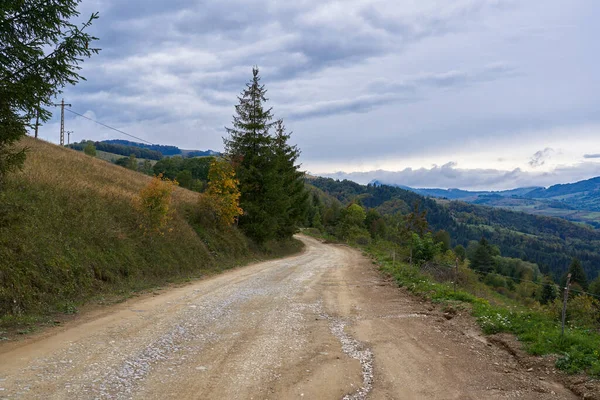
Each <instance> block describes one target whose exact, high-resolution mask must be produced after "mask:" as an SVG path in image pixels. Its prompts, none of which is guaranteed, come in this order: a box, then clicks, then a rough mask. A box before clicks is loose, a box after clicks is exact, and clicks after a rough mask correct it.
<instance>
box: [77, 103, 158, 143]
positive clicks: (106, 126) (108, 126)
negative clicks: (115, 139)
mask: <svg viewBox="0 0 600 400" xmlns="http://www.w3.org/2000/svg"><path fill="white" fill-rule="evenodd" d="M65 110H66V111H68V112H70V113H73V114H75V115H79V116H80V117H83V118H85V119H88V120H90V121H92V122H95V123H97V124H98V125H102V126H103V127H105V128H108V129H112V130H113V131H117V132H119V133H122V134H123V135H126V136H129V137H132V138H134V139H137V140H141V141H142V142H145V143H148V144H151V145H154V143H151V142H149V141H147V140H145V139H142V138H139V137H137V136H133V135H130V134H129V133H127V132H123V131H122V130H120V129H117V128H113V127H112V126H110V125H106V124H104V123H102V122H100V121H96V120H95V119H91V118H90V117H86V116H85V115H83V114H79V113H78V112H75V111H73V110H69V109H68V108H66V109H65Z"/></svg>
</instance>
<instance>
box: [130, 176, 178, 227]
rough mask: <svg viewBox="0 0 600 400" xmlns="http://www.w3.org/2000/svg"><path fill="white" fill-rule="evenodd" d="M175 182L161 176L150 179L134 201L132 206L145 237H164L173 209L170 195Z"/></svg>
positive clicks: (175, 184)
mask: <svg viewBox="0 0 600 400" xmlns="http://www.w3.org/2000/svg"><path fill="white" fill-rule="evenodd" d="M176 186H177V181H172V180H169V179H167V178H163V176H162V174H160V175H158V176H155V177H154V178H152V180H151V181H150V183H148V185H147V186H146V187H145V188H143V189H142V190H141V191H140V193H139V196H138V197H137V198H135V199H134V206H135V208H136V210H137V211H138V212H139V213H140V215H141V223H140V229H142V230H143V231H144V234H146V235H152V234H159V235H164V233H165V230H166V229H167V225H168V223H169V221H170V220H171V219H172V213H173V209H172V206H171V201H172V199H171V195H172V193H173V191H174V190H175V187H176Z"/></svg>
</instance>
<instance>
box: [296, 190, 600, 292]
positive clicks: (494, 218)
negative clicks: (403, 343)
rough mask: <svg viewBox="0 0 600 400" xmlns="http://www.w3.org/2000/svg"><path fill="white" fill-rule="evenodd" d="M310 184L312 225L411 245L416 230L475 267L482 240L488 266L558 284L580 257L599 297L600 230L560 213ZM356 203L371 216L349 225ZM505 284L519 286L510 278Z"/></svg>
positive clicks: (487, 269)
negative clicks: (416, 223)
mask: <svg viewBox="0 0 600 400" xmlns="http://www.w3.org/2000/svg"><path fill="white" fill-rule="evenodd" d="M307 184H308V185H309V187H311V188H312V198H311V205H310V209H309V213H308V216H307V224H309V225H310V226H312V227H316V228H318V229H321V230H323V231H324V232H326V233H328V234H331V235H336V236H338V237H342V238H344V239H348V240H351V241H357V242H359V243H363V244H367V243H369V242H371V241H375V240H378V239H385V240H390V241H392V242H397V243H399V244H405V243H408V242H409V241H410V240H412V238H411V235H412V233H417V235H418V236H419V237H420V238H421V239H423V238H425V237H427V240H432V245H435V244H436V243H442V244H443V246H442V249H444V250H449V249H453V250H454V251H455V253H456V255H458V256H460V257H467V258H469V259H471V265H473V262H472V257H473V256H474V255H475V254H476V253H477V250H478V249H479V248H481V247H482V246H483V247H484V248H485V250H486V252H487V253H489V257H484V258H485V259H487V260H488V261H487V262H484V263H483V265H484V267H482V270H483V271H484V272H490V271H494V272H498V273H500V274H502V275H507V276H510V277H511V278H513V283H514V282H517V281H518V280H519V279H530V280H533V281H536V282H542V281H543V280H546V281H548V282H554V283H556V284H558V283H560V282H561V281H562V280H564V277H565V275H566V273H567V271H568V270H569V267H570V266H571V265H572V264H573V262H574V260H576V262H577V264H578V265H580V266H581V269H582V272H583V273H582V274H579V275H582V279H580V280H581V283H580V285H581V286H582V287H584V288H585V289H587V288H589V287H590V282H594V283H593V285H592V287H593V288H594V289H595V290H597V291H598V293H597V294H598V295H599V296H600V287H599V286H600V283H599V282H600V278H599V277H598V273H599V268H600V267H599V266H600V253H599V252H598V249H600V231H597V230H594V229H592V228H588V227H585V226H582V225H578V224H574V223H571V222H568V221H565V220H562V219H558V218H550V217H542V216H535V215H530V214H525V213H520V212H513V211H508V210H503V209H498V208H491V207H484V206H478V205H473V204H468V203H464V202H456V201H445V202H440V201H437V200H434V199H432V198H427V197H423V196H421V195H418V194H416V193H414V192H411V191H407V190H404V189H401V188H397V187H391V186H386V185H360V184H357V183H355V182H352V181H348V180H344V181H339V180H334V179H330V178H310V179H308V180H307ZM357 207H358V208H360V209H361V210H363V212H364V214H365V217H364V219H363V221H362V222H361V223H359V224H350V225H348V223H346V222H344V221H345V219H347V218H348V217H347V215H348V213H349V212H350V211H349V210H351V209H356V208H357ZM416 216H420V218H421V219H422V221H421V222H420V223H421V227H419V228H415V226H414V221H413V220H414V218H415V217H416ZM348 226H353V228H352V229H349V228H348ZM427 235H429V236H427ZM482 243H483V245H482ZM479 251H480V252H481V251H482V250H479ZM475 265H478V264H477V263H476V264H475ZM479 265H481V264H479ZM480 269H481V268H480ZM583 278H585V279H583ZM504 286H506V287H512V286H513V285H512V283H511V282H510V279H509V280H508V281H506V282H504Z"/></svg>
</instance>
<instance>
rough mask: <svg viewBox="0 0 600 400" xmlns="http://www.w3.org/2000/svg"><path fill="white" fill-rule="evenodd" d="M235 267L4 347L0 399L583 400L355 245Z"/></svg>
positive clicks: (315, 248)
mask: <svg viewBox="0 0 600 400" xmlns="http://www.w3.org/2000/svg"><path fill="white" fill-rule="evenodd" d="M299 238H300V239H301V240H302V241H303V242H304V243H305V244H306V249H305V251H304V252H302V253H301V254H300V255H297V256H294V257H289V258H286V259H282V260H275V261H269V262H264V263H259V264H255V265H251V266H248V267H244V268H239V269H236V270H232V271H228V272H226V273H224V274H222V275H219V276H216V277H213V278H210V279H205V280H201V281H198V282H196V283H193V284H190V285H187V286H185V287H181V288H176V289H172V290H169V291H167V292H166V293H164V294H161V295H158V296H153V297H150V296H147V297H145V298H141V299H133V300H130V301H128V302H125V303H122V304H119V305H116V306H111V307H108V308H107V309H105V310H104V311H103V312H102V313H101V314H97V315H94V316H87V317H86V316H85V315H84V316H81V318H80V320H79V321H74V322H72V323H69V324H66V326H65V327H62V328H56V329H53V330H50V331H49V332H47V333H46V334H44V335H41V336H40V337H37V338H35V337H34V338H31V339H28V340H25V341H23V342H20V343H17V344H15V343H9V344H4V345H2V346H0V399H365V398H369V399H483V398H485V399H506V398H522V399H563V398H564V399H572V398H573V399H574V398H576V397H575V396H574V395H573V394H572V393H571V392H569V391H568V390H566V389H565V388H564V387H562V386H561V385H559V384H557V383H555V382H553V381H552V380H551V379H544V380H540V379H538V378H536V377H533V376H531V374H530V373H529V372H528V371H523V370H522V368H520V367H519V365H518V363H517V362H516V361H515V360H514V359H513V358H512V356H510V355H509V354H508V353H506V352H505V351H503V350H500V349H498V348H496V347H494V346H489V345H488V344H487V343H486V340H485V338H483V337H481V336H480V335H479V334H478V333H477V331H476V330H475V329H471V328H469V329H466V328H465V327H464V326H463V325H459V324H457V323H454V322H453V321H446V320H445V319H444V318H441V314H440V313H439V312H438V311H436V310H435V309H433V307H431V306H429V305H427V304H422V303H421V302H419V301H418V300H416V299H414V298H413V297H411V296H410V295H408V294H406V293H404V292H403V291H401V290H399V289H398V288H397V287H395V286H394V285H392V284H390V283H387V282H385V281H384V280H383V279H382V278H381V276H380V275H379V273H378V272H377V271H376V270H375V268H374V267H373V266H372V264H371V263H370V261H369V260H367V259H365V258H364V257H362V255H361V254H360V253H359V252H358V251H356V250H353V249H350V248H348V247H345V246H337V245H330V244H323V243H321V242H319V241H317V240H315V239H312V238H308V237H305V236H300V237H299Z"/></svg>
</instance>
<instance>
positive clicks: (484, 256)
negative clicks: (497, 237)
mask: <svg viewBox="0 0 600 400" xmlns="http://www.w3.org/2000/svg"><path fill="white" fill-rule="evenodd" d="M470 261H471V268H473V269H474V270H477V271H480V272H484V273H488V272H493V271H494V268H495V262H494V257H493V254H492V248H491V246H490V244H489V243H488V241H487V240H485V238H483V237H482V238H481V240H480V241H479V244H478V245H477V248H476V249H475V253H474V254H473V256H472V257H471V259H470Z"/></svg>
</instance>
